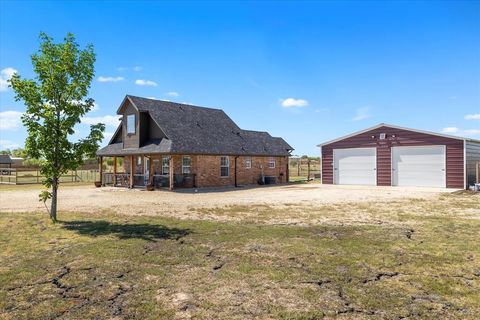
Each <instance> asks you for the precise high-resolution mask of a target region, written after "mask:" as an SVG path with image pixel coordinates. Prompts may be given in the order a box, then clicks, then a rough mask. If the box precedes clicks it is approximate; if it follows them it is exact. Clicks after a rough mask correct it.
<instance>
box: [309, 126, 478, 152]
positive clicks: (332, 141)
mask: <svg viewBox="0 0 480 320" xmlns="http://www.w3.org/2000/svg"><path fill="white" fill-rule="evenodd" d="M381 127H389V128H394V129H399V130H407V131H413V132H418V133H424V134H429V135H432V136H438V137H443V138H450V139H455V140H462V141H474V142H480V140H476V139H472V138H463V137H458V136H452V135H448V134H442V133H437V132H432V131H425V130H418V129H411V128H405V127H400V126H396V125H391V124H386V123H379V124H377V125H376V126H373V127H370V128H367V129H363V130H360V131H357V132H353V133H350V134H347V135H345V136H342V137H339V138H337V139H333V140H330V141H327V142H323V143H321V144H318V145H317V147H321V146H324V145H327V144H331V143H334V142H338V141H341V140H344V139H347V138H350V137H353V136H356V135H359V134H362V133H365V132H368V131H371V130H375V129H378V128H381Z"/></svg>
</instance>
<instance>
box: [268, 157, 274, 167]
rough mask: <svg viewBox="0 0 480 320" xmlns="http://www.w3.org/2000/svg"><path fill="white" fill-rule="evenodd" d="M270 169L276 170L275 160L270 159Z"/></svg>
mask: <svg viewBox="0 0 480 320" xmlns="http://www.w3.org/2000/svg"><path fill="white" fill-rule="evenodd" d="M268 167H269V168H271V169H275V159H274V158H268Z"/></svg>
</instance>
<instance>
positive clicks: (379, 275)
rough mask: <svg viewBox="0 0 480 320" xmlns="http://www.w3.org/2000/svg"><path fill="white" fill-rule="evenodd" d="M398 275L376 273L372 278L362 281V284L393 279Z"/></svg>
mask: <svg viewBox="0 0 480 320" xmlns="http://www.w3.org/2000/svg"><path fill="white" fill-rule="evenodd" d="M398 275H400V273H398V272H380V273H377V274H376V275H375V276H374V277H373V278H367V279H364V280H362V283H364V284H366V283H369V282H376V281H380V280H383V279H385V278H393V277H396V276H398Z"/></svg>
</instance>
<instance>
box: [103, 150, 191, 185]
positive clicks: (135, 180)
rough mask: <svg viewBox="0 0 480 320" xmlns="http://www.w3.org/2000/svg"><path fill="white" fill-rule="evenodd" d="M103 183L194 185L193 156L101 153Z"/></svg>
mask: <svg viewBox="0 0 480 320" xmlns="http://www.w3.org/2000/svg"><path fill="white" fill-rule="evenodd" d="M98 162H99V171H100V184H101V185H102V186H113V187H124V188H147V189H168V190H173V189H174V188H194V187H196V183H195V177H196V175H195V172H193V166H192V163H191V162H192V159H191V157H190V156H187V155H185V156H182V155H171V154H154V155H145V154H142V155H135V154H132V155H121V156H99V157H98Z"/></svg>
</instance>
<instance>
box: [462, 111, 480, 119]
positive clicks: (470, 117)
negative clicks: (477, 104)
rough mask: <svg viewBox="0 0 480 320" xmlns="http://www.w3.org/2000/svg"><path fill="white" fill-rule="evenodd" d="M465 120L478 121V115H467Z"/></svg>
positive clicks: (479, 115)
mask: <svg viewBox="0 0 480 320" xmlns="http://www.w3.org/2000/svg"><path fill="white" fill-rule="evenodd" d="M465 120H480V113H475V114H467V115H466V116H465Z"/></svg>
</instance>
